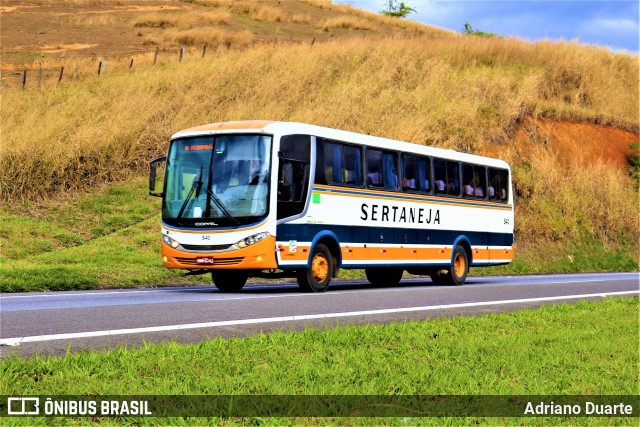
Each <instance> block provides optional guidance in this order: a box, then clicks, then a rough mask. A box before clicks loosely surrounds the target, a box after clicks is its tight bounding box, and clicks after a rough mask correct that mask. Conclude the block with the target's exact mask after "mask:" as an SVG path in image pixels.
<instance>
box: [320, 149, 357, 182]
mask: <svg viewBox="0 0 640 427" xmlns="http://www.w3.org/2000/svg"><path fill="white" fill-rule="evenodd" d="M317 141H318V143H317V151H318V153H317V157H318V162H317V165H316V183H318V184H328V185H347V186H357V187H360V186H362V150H361V148H360V147H358V146H355V145H348V144H343V143H340V142H336V141H330V140H323V139H321V138H318V139H317Z"/></svg>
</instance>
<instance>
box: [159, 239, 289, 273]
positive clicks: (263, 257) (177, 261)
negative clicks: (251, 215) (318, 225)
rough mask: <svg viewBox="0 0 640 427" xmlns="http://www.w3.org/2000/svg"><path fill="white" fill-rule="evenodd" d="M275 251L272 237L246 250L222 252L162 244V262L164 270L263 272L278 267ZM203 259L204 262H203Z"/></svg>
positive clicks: (274, 240) (274, 242) (274, 241)
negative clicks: (184, 249)
mask: <svg viewBox="0 0 640 427" xmlns="http://www.w3.org/2000/svg"><path fill="white" fill-rule="evenodd" d="M275 251H276V238H275V237H274V236H269V237H267V238H265V239H263V240H261V241H259V242H258V243H256V244H253V245H251V246H248V247H246V248H242V249H234V250H230V251H223V252H197V253H196V252H186V251H181V250H179V249H173V248H172V247H170V246H168V245H167V244H166V243H164V242H162V262H163V264H164V267H165V268H180V269H187V270H194V269H211V270H216V269H235V270H265V269H270V268H277V267H278V263H277V261H276V252H275ZM205 258H206V260H203V259H205ZM198 260H200V262H199V261H198ZM202 261H206V262H202Z"/></svg>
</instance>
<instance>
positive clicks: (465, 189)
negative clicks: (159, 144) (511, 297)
mask: <svg viewBox="0 0 640 427" xmlns="http://www.w3.org/2000/svg"><path fill="white" fill-rule="evenodd" d="M159 167H162V168H163V170H164V173H163V174H160V173H159V172H158V168H159ZM161 175H163V176H164V183H163V187H162V191H161V192H156V187H159V184H160V180H161ZM149 178H150V180H149V193H150V194H151V195H154V196H158V197H162V261H163V264H164V267H166V268H171V269H184V270H188V272H187V274H204V273H207V274H208V273H210V274H211V276H212V280H213V283H214V284H215V286H216V287H217V288H218V289H219V290H220V291H222V292H236V291H239V290H240V289H241V288H242V287H243V286H244V285H245V283H246V281H247V279H248V278H249V277H282V276H286V277H295V278H297V281H298V284H299V286H300V287H301V288H302V289H304V290H307V291H311V292H322V291H325V290H326V289H327V287H328V286H329V284H330V282H331V280H332V279H333V278H337V277H338V274H339V270H340V269H364V272H365V275H366V277H367V279H368V280H369V282H371V283H372V284H374V285H395V284H397V283H399V282H400V280H401V278H402V276H403V273H404V272H405V271H406V272H408V273H409V274H416V275H428V276H430V277H431V279H432V280H433V282H435V283H438V284H448V285H460V284H462V283H464V282H465V280H466V278H467V274H468V272H469V267H481V266H492V265H500V264H506V263H509V262H511V260H512V259H513V250H514V238H513V225H514V209H513V191H512V185H511V171H510V168H509V165H508V164H507V163H505V162H504V161H501V160H497V159H492V158H488V157H482V156H477V155H471V154H466V153H460V152H456V151H451V150H445V149H440V148H434V147H428V146H422V145H417V144H412V143H407V142H401V141H395V140H391V139H385V138H379V137H374V136H370V135H364V134H359V133H353V132H347V131H341V130H336V129H331V128H326V127H320V126H314V125H309V124H302V123H291V122H277V121H235V122H223V123H213V124H208V125H204V126H199V127H194V128H191V129H186V130H183V131H180V132H178V133H176V134H174V135H173V136H172V137H171V140H170V144H169V149H168V153H167V155H166V156H165V157H160V158H158V159H155V160H152V161H151V162H150V176H149ZM156 181H159V182H158V185H156Z"/></svg>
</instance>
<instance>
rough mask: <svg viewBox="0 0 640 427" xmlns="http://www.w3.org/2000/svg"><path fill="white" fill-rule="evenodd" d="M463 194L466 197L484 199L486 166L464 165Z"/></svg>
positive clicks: (485, 192)
mask: <svg viewBox="0 0 640 427" xmlns="http://www.w3.org/2000/svg"><path fill="white" fill-rule="evenodd" d="M462 184H463V185H462V195H463V196H464V197H466V198H477V199H484V198H485V196H486V195H487V191H486V188H487V186H486V168H485V167H484V166H477V165H469V164H466V163H465V164H463V165H462Z"/></svg>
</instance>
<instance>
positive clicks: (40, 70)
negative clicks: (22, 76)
mask: <svg viewBox="0 0 640 427" xmlns="http://www.w3.org/2000/svg"><path fill="white" fill-rule="evenodd" d="M38 87H42V63H40V67H38Z"/></svg>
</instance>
